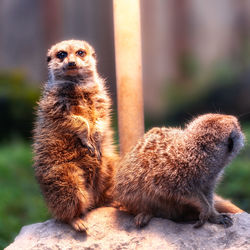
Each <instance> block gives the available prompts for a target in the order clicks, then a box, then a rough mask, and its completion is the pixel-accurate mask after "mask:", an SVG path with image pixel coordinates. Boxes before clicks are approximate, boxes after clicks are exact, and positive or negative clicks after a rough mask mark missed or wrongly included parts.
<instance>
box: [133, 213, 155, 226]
mask: <svg viewBox="0 0 250 250" xmlns="http://www.w3.org/2000/svg"><path fill="white" fill-rule="evenodd" d="M152 217H153V215H152V214H149V213H145V212H142V213H139V214H137V215H136V216H135V218H134V223H135V225H136V227H137V228H141V227H145V226H146V225H147V224H148V223H149V221H150V220H151V218H152Z"/></svg>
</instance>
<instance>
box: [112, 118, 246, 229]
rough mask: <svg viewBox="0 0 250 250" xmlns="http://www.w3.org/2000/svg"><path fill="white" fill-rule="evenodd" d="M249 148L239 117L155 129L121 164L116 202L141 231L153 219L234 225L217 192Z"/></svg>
mask: <svg viewBox="0 0 250 250" xmlns="http://www.w3.org/2000/svg"><path fill="white" fill-rule="evenodd" d="M243 144H244V135H243V134H242V132H241V128H240V125H239V123H238V121H237V119H236V118H235V117H233V116H228V115H220V114H207V115H203V116H199V117H198V118H196V119H194V120H193V121H192V122H191V123H189V124H188V125H187V126H186V128H185V129H184V130H181V129H175V128H153V129H151V130H150V131H149V132H147V133H146V134H145V135H144V137H143V138H142V139H141V140H140V141H139V142H138V143H137V145H136V146H135V147H134V148H132V150H131V151H130V152H129V153H128V154H127V155H126V156H125V157H124V158H123V159H122V160H121V162H120V163H119V166H118V168H117V172H116V174H115V186H114V195H115V199H116V200H118V201H119V202H121V204H122V205H123V206H124V207H125V208H126V209H127V210H128V211H129V212H131V213H132V214H134V215H135V224H136V225H137V226H139V227H141V226H144V225H146V224H147V223H148V222H149V221H150V219H151V217H152V216H161V217H165V218H169V219H172V220H175V221H183V220H197V219H199V220H198V222H197V223H196V224H195V227H200V226H202V225H203V224H204V223H205V222H206V221H207V220H208V221H210V222H211V223H216V224H224V225H225V226H230V225H232V221H231V218H230V217H229V216H227V215H225V214H219V213H218V212H217V211H216V210H215V208H214V204H213V203H214V201H213V193H214V188H215V185H216V183H217V182H218V180H219V177H220V176H221V174H222V172H223V168H224V167H225V166H226V165H227V164H228V163H229V162H230V161H231V160H232V159H233V157H235V156H236V154H237V153H238V152H239V150H240V149H241V148H242V147H243Z"/></svg>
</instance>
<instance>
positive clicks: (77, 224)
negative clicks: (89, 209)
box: [70, 218, 88, 233]
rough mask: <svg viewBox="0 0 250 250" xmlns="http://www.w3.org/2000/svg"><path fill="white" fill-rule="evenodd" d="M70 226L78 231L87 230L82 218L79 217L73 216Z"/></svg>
mask: <svg viewBox="0 0 250 250" xmlns="http://www.w3.org/2000/svg"><path fill="white" fill-rule="evenodd" d="M70 224H71V226H72V227H73V228H74V229H75V230H76V231H78V232H86V233H87V231H88V228H87V227H86V226H85V224H84V221H83V219H81V218H75V219H73V221H71V223H70Z"/></svg>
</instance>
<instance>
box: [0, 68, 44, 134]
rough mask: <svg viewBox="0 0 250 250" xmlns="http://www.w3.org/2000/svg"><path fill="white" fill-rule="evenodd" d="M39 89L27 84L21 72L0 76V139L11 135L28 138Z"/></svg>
mask: <svg viewBox="0 0 250 250" xmlns="http://www.w3.org/2000/svg"><path fill="white" fill-rule="evenodd" d="M39 92H40V91H39V88H38V87H37V85H35V84H31V83H29V82H28V81H27V80H26V78H25V76H24V75H23V74H22V73H21V72H14V71H13V72H11V73H1V74H0V111H1V117H4V119H2V120H1V123H0V139H6V138H8V139H9V138H11V136H12V135H13V134H19V135H22V136H25V137H26V138H27V137H30V132H31V130H32V123H33V120H34V106H35V104H36V101H37V100H38V98H39Z"/></svg>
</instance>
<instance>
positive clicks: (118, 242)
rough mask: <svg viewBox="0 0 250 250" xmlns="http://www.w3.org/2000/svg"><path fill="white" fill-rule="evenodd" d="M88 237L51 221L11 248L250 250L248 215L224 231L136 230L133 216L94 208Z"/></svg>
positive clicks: (157, 226)
mask: <svg viewBox="0 0 250 250" xmlns="http://www.w3.org/2000/svg"><path fill="white" fill-rule="evenodd" d="M85 218H86V223H87V225H88V228H89V231H88V235H85V234H84V233H79V232H75V231H74V230H73V229H72V228H71V227H70V226H69V225H67V224H63V223H60V222H57V221H55V220H54V219H51V220H48V221H45V222H43V223H37V224H33V225H29V226H24V227H23V228H22V229H21V232H20V233H19V235H18V236H17V237H16V239H15V241H14V242H13V243H12V244H11V245H9V246H8V247H7V248H6V250H12V249H15V250H16V249H25V250H28V249H33V250H34V249H39V250H41V249H88V250H90V249H185V250H186V249H209V250H210V249H216V250H217V249H250V214H248V213H242V214H235V215H232V218H233V221H234V224H233V226H232V227H229V228H224V227H223V226H221V225H214V224H210V223H206V224H205V225H204V226H203V227H202V228H200V229H194V228H193V226H192V225H191V224H180V223H175V222H173V221H170V220H166V219H160V218H154V219H152V220H151V221H150V223H149V225H148V226H147V227H145V228H143V229H136V228H135V226H134V225H133V217H132V216H130V215H128V214H127V213H125V212H122V211H118V210H116V209H115V208H107V207H106V208H98V209H95V210H93V211H91V212H90V213H88V214H87V216H86V217H85Z"/></svg>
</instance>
